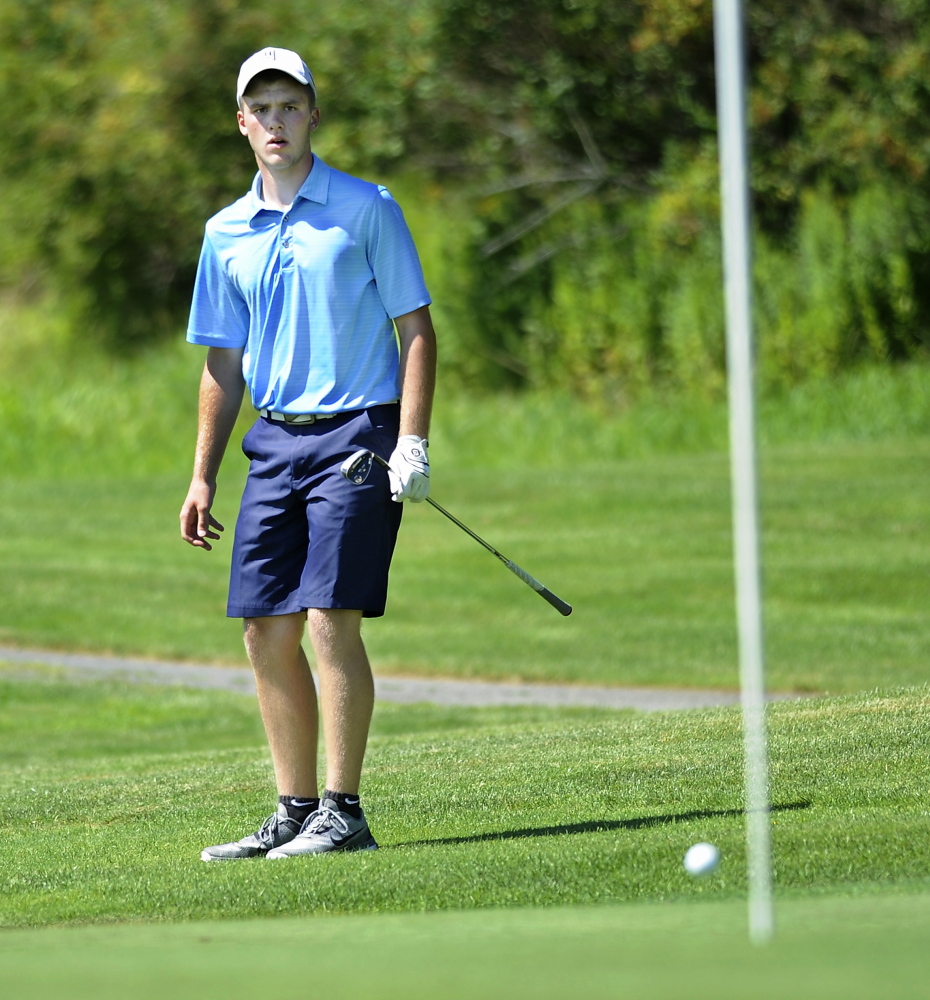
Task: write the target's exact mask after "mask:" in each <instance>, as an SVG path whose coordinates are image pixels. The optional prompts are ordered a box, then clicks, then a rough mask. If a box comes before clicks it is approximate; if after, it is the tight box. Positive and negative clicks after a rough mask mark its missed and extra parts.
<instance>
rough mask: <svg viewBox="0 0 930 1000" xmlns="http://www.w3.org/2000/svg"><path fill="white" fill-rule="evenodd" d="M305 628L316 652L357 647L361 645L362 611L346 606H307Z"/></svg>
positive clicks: (335, 651)
mask: <svg viewBox="0 0 930 1000" xmlns="http://www.w3.org/2000/svg"><path fill="white" fill-rule="evenodd" d="M307 630H308V631H309V633H310V641H311V643H312V644H313V648H314V649H315V650H316V651H317V652H318V653H321V652H324V651H331V652H334V653H337V652H338V651H342V650H347V649H357V648H358V647H361V645H362V639H361V633H362V612H361V611H352V610H349V609H346V608H309V609H308V611H307Z"/></svg>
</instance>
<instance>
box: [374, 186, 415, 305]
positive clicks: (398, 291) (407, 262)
mask: <svg viewBox="0 0 930 1000" xmlns="http://www.w3.org/2000/svg"><path fill="white" fill-rule="evenodd" d="M378 195H379V197H376V198H375V205H374V211H373V213H372V220H371V226H370V230H369V242H368V263H369V266H370V267H371V270H372V273H373V274H374V276H375V286H376V288H377V289H378V295H379V296H380V298H381V302H382V304H383V306H384V309H385V312H386V313H387V314H388V316H390V317H391V318H392V319H393V318H396V317H397V316H403V315H405V314H406V313H409V312H413V311H414V309H419V308H420V307H421V306H426V305H429V304H430V301H431V300H430V296H429V292H428V291H427V289H426V282H425V281H424V279H423V268H422V267H421V266H420V258H419V255H418V254H417V249H416V246H415V245H414V242H413V236H411V234H410V229H409V228H408V226H407V220H406V219H405V218H404V213H403V212H402V211H401V209H400V205H398V204H397V202H396V201H395V200H394V199H393V197H392V196H391V194H390V192H389V191H388V190H387V189H386V188H384V187H379V188H378Z"/></svg>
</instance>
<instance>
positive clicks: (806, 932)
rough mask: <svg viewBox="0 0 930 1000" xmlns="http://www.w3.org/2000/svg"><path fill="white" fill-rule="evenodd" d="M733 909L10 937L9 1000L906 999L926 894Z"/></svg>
mask: <svg viewBox="0 0 930 1000" xmlns="http://www.w3.org/2000/svg"><path fill="white" fill-rule="evenodd" d="M744 910H745V907H744V906H743V904H742V903H738V902H727V903H718V902H707V903H703V902H702V903H683V904H678V905H675V906H669V905H662V904H640V905H637V906H630V905H618V906H611V907H597V908H590V907H559V908H556V909H532V910H526V909H511V910H472V911H468V912H455V913H439V914H403V915H383V916H377V917H366V916H361V917H358V916H353V917H323V918H318V919H317V918H310V919H289V918H281V919H276V920H262V921H257V920H248V921H224V922H218V921H213V922H208V923H203V922H200V923H189V924H173V925H167V926H165V925H157V924H154V925H153V924H146V925H142V926H138V925H134V926H125V925H124V926H120V927H88V928H66V929H51V930H47V931H43V932H41V933H36V932H23V931H12V932H8V933H7V934H5V935H4V936H3V937H2V938H0V963H2V964H0V988H4V992H5V994H6V995H8V996H11V997H12V996H25V995H27V994H34V993H38V994H40V995H59V996H66V997H68V998H70V1000H99V998H101V997H105V998H107V1000H109V998H116V997H127V996H128V997H139V998H140V1000H161V998H164V997H184V998H187V997H191V998H193V997H198V998H207V1000H214V998H216V1000H220V998H223V1000H254V997H256V996H263V995H266V994H267V992H268V991H269V990H270V989H273V988H278V987H280V986H281V983H282V981H283V980H286V981H288V982H291V983H296V984H297V985H296V986H294V987H293V988H294V990H295V992H298V993H302V992H304V991H306V992H307V993H311V992H314V991H317V990H319V991H323V992H325V993H326V995H327V996H328V997H332V998H334V1000H351V998H354V997H357V996H359V995H364V996H368V997H372V998H377V1000H436V998H438V997H442V998H448V1000H473V998H476V997H489V998H492V1000H512V998H514V997H519V998H523V997H527V998H529V997H533V998H536V997H539V998H543V1000H549V998H551V1000H563V998H564V997H567V996H584V997H591V998H594V1000H601V998H603V1000H608V998H610V1000H614V998H617V997H634V998H644V1000H745V998H746V997H750V996H751V997H758V998H760V1000H785V998H788V997H799V998H813V997H816V998H818V1000H875V998H877V997H881V998H884V1000H905V998H906V1000H912V998H913V1000H918V998H925V997H928V996H930V977H928V973H930V961H928V958H927V947H926V943H927V939H928V936H930V895H892V896H883V897H880V898H874V897H868V898H866V899H856V898H818V899H810V900H800V899H789V900H786V901H785V902H783V903H781V904H780V906H779V909H778V916H779V921H780V923H779V930H778V937H777V938H776V940H775V941H774V942H773V943H772V944H771V945H770V946H769V947H767V948H763V949H760V948H754V947H753V946H752V945H750V944H749V943H748V941H747V939H746V932H745V913H744Z"/></svg>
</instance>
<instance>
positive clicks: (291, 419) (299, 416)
mask: <svg viewBox="0 0 930 1000" xmlns="http://www.w3.org/2000/svg"><path fill="white" fill-rule="evenodd" d="M284 422H285V423H286V424H315V423H316V422H317V415H316V414H315V413H285V414H284Z"/></svg>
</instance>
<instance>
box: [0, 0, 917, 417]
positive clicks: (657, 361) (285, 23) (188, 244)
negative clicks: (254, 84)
mask: <svg viewBox="0 0 930 1000" xmlns="http://www.w3.org/2000/svg"><path fill="white" fill-rule="evenodd" d="M928 14H930V0H886V2H883V3H881V4H875V3H869V2H867V0H791V2H789V0H771V2H768V3H766V4H762V3H758V2H755V0H753V2H751V3H750V4H749V6H748V37H749V43H750V45H749V49H750V70H751V73H750V81H751V92H750V95H749V100H750V110H751V121H752V143H753V159H752V183H753V189H754V202H755V217H756V221H757V227H758V240H757V251H756V253H757V260H756V265H757V268H756V270H757V280H758V293H757V298H758V311H757V320H758V326H759V332H760V343H761V355H762V358H763V362H764V371H765V372H766V373H767V377H768V378H770V379H771V380H773V381H791V380H794V379H797V378H802V377H804V376H805V375H806V374H810V373H811V372H820V373H829V372H830V371H834V370H836V369H837V368H839V367H842V366H844V365H848V364H852V363H856V362H857V361H858V360H860V359H862V358H881V359H884V358H906V357H909V356H912V355H913V354H914V353H915V352H916V351H917V350H919V349H921V345H922V343H923V340H922V337H923V335H924V331H926V330H927V329H928V318H930V317H928V313H930V281H928V280H927V279H928V278H930V273H928V271H930V211H928V209H930V169H928V168H930V138H928V132H927V129H926V122H927V120H928V118H930V69H928V67H930V18H928ZM268 44H277V45H284V46H287V47H291V48H296V49H298V50H300V51H302V52H303V53H304V54H305V55H306V56H307V58H308V61H309V62H310V63H311V65H312V66H313V69H314V72H315V74H316V76H317V82H318V85H319V90H320V98H321V105H322V108H323V113H324V119H323V121H324V128H323V129H322V130H321V132H320V133H319V135H320V144H321V145H320V149H321V151H322V152H323V155H324V156H326V158H327V159H329V160H330V162H332V163H333V164H334V165H335V166H338V167H340V168H342V169H347V170H351V171H353V172H358V173H361V174H363V175H365V176H371V177H373V178H377V179H380V180H383V179H386V178H391V177H394V178H395V179H397V183H398V185H399V186H400V187H402V188H404V189H405V190H408V191H410V192H411V193H412V194H413V195H414V196H415V198H416V200H417V201H418V202H422V204H419V205H418V206H417V207H418V209H420V210H421V213H420V214H421V224H422V225H428V226H431V227H436V228H440V227H443V226H444V229H443V231H442V238H441V239H436V240H428V241H424V242H426V243H428V244H429V246H430V247H431V248H432V249H431V250H430V253H431V255H433V256H432V257H431V259H430V260H428V261H427V266H428V271H431V272H432V273H433V274H434V275H440V277H439V278H437V279H436V280H435V282H434V284H436V285H437V286H439V287H441V288H442V290H443V293H444V295H445V298H446V300H447V303H446V306H445V307H444V308H446V309H447V314H448V316H450V317H451V316H453V315H454V317H455V322H454V323H452V324H450V325H452V326H453V327H454V329H452V330H449V331H448V332H447V333H446V337H447V338H448V340H449V341H450V342H451V345H452V347H451V350H448V351H447V357H448V358H451V359H452V361H451V367H450V371H451V369H455V370H457V371H458V372H459V374H460V376H461V377H463V378H465V377H467V378H469V379H480V380H483V381H484V382H486V383H488V384H499V383H500V382H502V381H503V382H507V381H518V382H519V381H522V380H525V379H527V378H529V379H530V380H532V381H534V382H536V383H539V384H557V385H560V386H562V387H570V388H571V389H572V390H573V391H576V392H578V393H581V394H583V395H588V396H592V397H596V398H602V399H606V400H621V399H623V398H625V397H626V396H627V395H629V394H632V393H635V392H638V391H640V389H641V388H643V387H644V386H646V385H649V384H652V383H654V382H655V381H656V380H665V381H671V382H673V383H674V384H677V385H680V386H686V387H689V388H692V387H693V388H700V389H702V390H703V391H714V390H715V388H716V387H719V385H720V384H722V371H723V348H722V309H721V304H720V301H719V287H720V254H719V249H720V248H719V223H718V216H719V200H718V193H717V191H718V179H717V166H716V156H717V152H716V111H715V92H714V72H713V55H714V53H713V31H712V0H534V2H533V3H532V4H530V3H529V2H527V0H494V2H493V3H492V2H491V0H407V2H403V3H402V2H401V0H369V2H368V3H366V4H358V3H354V2H349V0H330V2H329V3H327V4H322V3H321V2H318V0H317V2H315V0H311V2H306V0H302V2H298V0H279V2H277V3H276V4H274V5H268V4H261V3H259V2H258V0H197V2H196V3H195V2H194V0H161V2H159V3H158V4H139V3H134V2H130V0H46V2H43V3H39V2H38V0H19V2H18V3H17V4H15V5H14V4H5V5H3V6H2V7H0V93H2V95H3V98H4V106H5V107H7V108H8V109H11V113H10V115H9V116H8V120H7V125H6V129H5V137H4V139H5V141H4V143H3V145H2V147H0V177H2V181H3V185H4V192H5V197H4V199H3V201H2V203H0V279H2V282H3V284H4V286H5V287H6V288H7V290H8V294H14V293H15V294H20V295H28V296H33V297H34V296H35V295H38V294H42V295H45V296H47V297H50V300H51V298H52V297H54V299H55V300H57V302H58V307H59V308H63V309H67V310H68V311H69V314H70V315H71V316H72V317H73V325H74V328H75V331H76V336H81V337H86V336H90V335H93V336H96V337H98V338H102V339H103V340H105V341H106V342H107V343H109V344H110V345H112V346H114V347H126V346H132V345H134V344H139V343H145V342H148V341H150V340H151V339H152V338H153V337H155V336H158V335H160V334H161V333H164V332H168V331H176V329H177V327H178V326H179V325H180V324H181V323H182V322H183V317H184V314H185V313H186V309H187V305H188V301H189V295H190V290H191V285H192V280H193V274H194V268H195V265H196V259H197V253H198V250H199V244H200V236H201V232H202V227H203V223H204V221H205V219H206V218H207V217H208V216H209V215H210V214H212V212H214V211H216V210H217V209H218V208H219V207H221V206H222V205H224V204H226V203H228V202H229V201H231V200H232V199H234V198H235V197H237V196H238V195H239V194H241V192H242V191H243V190H244V189H245V187H246V185H247V184H248V182H249V179H250V177H251V175H252V172H253V170H254V164H253V162H252V160H251V157H250V155H249V153H248V149H247V147H245V146H244V141H243V140H242V138H241V137H240V136H239V135H238V132H237V130H236V129H235V123H234V119H233V114H234V110H235V108H234V102H233V90H234V81H235V75H236V71H237V68H238V65H239V63H240V62H241V60H242V59H243V58H245V57H246V56H247V55H248V54H250V53H251V52H252V51H255V50H256V49H258V48H260V47H262V46H264V45H268ZM412 178H416V182H415V184H414V183H413V182H412V180H411V179H412ZM424 206H425V207H424ZM444 219H445V220H449V219H454V220H455V224H454V225H452V224H450V223H449V222H448V221H446V222H445V224H444V223H443V220H444ZM449 303H451V304H449Z"/></svg>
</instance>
